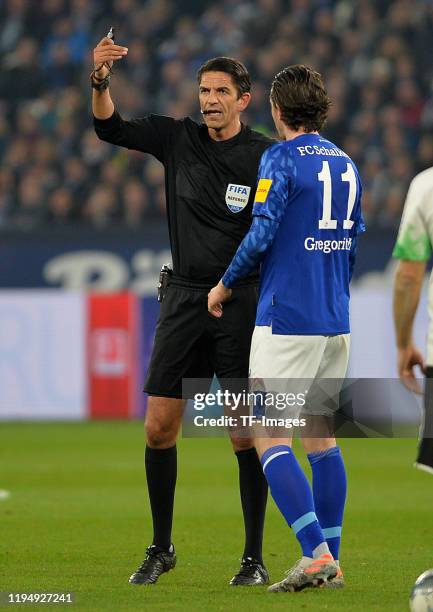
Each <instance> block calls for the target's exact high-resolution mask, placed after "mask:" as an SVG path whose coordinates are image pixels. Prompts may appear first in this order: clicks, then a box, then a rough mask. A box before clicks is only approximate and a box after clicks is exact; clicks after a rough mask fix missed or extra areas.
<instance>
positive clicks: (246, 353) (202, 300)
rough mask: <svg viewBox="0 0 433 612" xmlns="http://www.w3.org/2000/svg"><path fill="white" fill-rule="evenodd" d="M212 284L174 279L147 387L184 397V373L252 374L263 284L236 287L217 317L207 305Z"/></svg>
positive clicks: (165, 302) (190, 375) (196, 375)
mask: <svg viewBox="0 0 433 612" xmlns="http://www.w3.org/2000/svg"><path fill="white" fill-rule="evenodd" d="M209 289H210V287H200V286H197V285H194V284H192V283H188V284H186V283H184V282H182V283H180V282H177V281H174V280H172V281H171V282H170V286H169V287H168V289H167V292H166V295H165V297H164V300H163V302H162V304H161V311H160V315H159V319H158V323H157V327H156V335H155V342H154V345H153V351H152V357H151V360H150V365H149V370H148V373H147V379H146V382H145V385H144V391H146V392H147V393H148V394H149V395H156V396H160V397H174V398H182V379H183V378H197V379H212V377H213V376H214V374H215V375H216V376H217V377H218V378H219V379H224V378H228V379H233V378H235V379H247V378H248V365H249V357H250V344H251V336H252V333H253V331H254V324H255V319H256V308H257V296H258V288H257V285H255V284H254V285H251V284H249V285H245V286H241V287H237V288H235V289H233V293H232V297H231V298H230V300H229V301H228V302H226V303H225V304H224V307H223V308H224V312H223V316H222V317H221V318H220V319H216V318H215V317H213V316H212V315H210V314H209V313H208V311H207V294H208V292H209Z"/></svg>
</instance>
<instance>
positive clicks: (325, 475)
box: [308, 446, 347, 559]
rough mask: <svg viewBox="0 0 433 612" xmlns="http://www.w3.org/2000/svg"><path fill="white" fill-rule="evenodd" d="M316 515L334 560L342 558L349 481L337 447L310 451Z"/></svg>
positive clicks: (309, 457)
mask: <svg viewBox="0 0 433 612" xmlns="http://www.w3.org/2000/svg"><path fill="white" fill-rule="evenodd" d="M308 459H309V461H310V464H311V470H312V472H313V498H314V507H315V509H316V515H317V518H318V521H319V523H320V526H321V528H322V531H323V535H324V536H325V538H326V541H327V543H328V546H329V550H330V552H331V554H332V556H333V557H334V559H338V558H339V549H340V540H341V527H342V524H343V514H344V504H345V502H346V493H347V480H346V469H345V467H344V462H343V457H342V455H341V451H340V449H339V447H338V446H334V447H333V448H330V449H328V450H325V451H321V452H317V453H310V454H309V455H308Z"/></svg>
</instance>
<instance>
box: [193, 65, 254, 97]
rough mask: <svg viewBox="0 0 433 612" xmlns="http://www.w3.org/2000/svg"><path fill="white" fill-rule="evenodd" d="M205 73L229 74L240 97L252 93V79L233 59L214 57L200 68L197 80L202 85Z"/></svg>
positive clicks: (242, 66)
mask: <svg viewBox="0 0 433 612" xmlns="http://www.w3.org/2000/svg"><path fill="white" fill-rule="evenodd" d="M205 72H225V73H226V74H229V75H230V76H231V77H232V79H233V83H234V84H235V86H236V89H237V90H238V93H239V97H241V95H242V94H244V93H248V92H249V91H251V77H250V75H249V74H248V70H247V69H246V68H245V66H244V65H243V64H242V62H238V60H235V59H233V58H231V57H214V58H212V59H210V60H208V61H207V62H205V63H204V64H203V66H200V68H199V70H198V72H197V80H198V83H199V85H200V82H201V77H202V76H203V74H204V73H205Z"/></svg>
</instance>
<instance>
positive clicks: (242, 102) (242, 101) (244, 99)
mask: <svg viewBox="0 0 433 612" xmlns="http://www.w3.org/2000/svg"><path fill="white" fill-rule="evenodd" d="M250 102H251V94H250V92H249V91H247V92H245V93H243V94H242V95H241V96H240V97H239V98H238V109H239V112H240V113H242V112H243V111H244V110H245V109H246V108H247V106H248V104H249V103H250Z"/></svg>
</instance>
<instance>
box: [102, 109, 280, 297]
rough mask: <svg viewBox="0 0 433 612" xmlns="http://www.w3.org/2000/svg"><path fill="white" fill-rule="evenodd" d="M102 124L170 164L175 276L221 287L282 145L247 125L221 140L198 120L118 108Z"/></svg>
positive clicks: (113, 139) (119, 140) (120, 140)
mask: <svg viewBox="0 0 433 612" xmlns="http://www.w3.org/2000/svg"><path fill="white" fill-rule="evenodd" d="M94 125H95V130H96V133H97V135H98V137H99V138H101V139H102V140H105V141H107V142H110V143H112V144H115V145H120V146H123V147H127V148H129V149H136V150H138V151H143V152H144V153H150V154H151V155H154V156H155V157H156V158H157V159H158V160H159V161H161V162H162V163H163V164H164V168H165V188H166V199H167V214H168V226H169V235H170V243H171V251H172V256H173V271H174V274H175V275H177V276H180V277H183V278H185V279H187V280H189V281H193V282H197V283H203V284H209V285H212V284H215V283H216V282H217V281H218V280H219V279H220V278H221V276H222V275H223V273H224V271H225V269H226V268H227V266H228V264H229V263H230V261H231V259H232V257H233V255H234V254H235V252H236V249H237V247H238V246H239V243H240V242H241V240H242V239H243V237H244V236H245V234H246V233H247V231H248V229H249V227H250V224H251V211H252V205H253V200H254V195H255V190H256V181H257V170H258V165H259V162H260V157H261V155H262V153H263V152H264V151H265V149H267V148H268V147H269V146H270V145H272V144H274V143H275V141H274V140H272V139H270V138H267V137H266V136H263V135H262V134H260V133H258V132H255V131H253V130H251V129H250V128H249V127H247V126H242V130H241V131H240V132H239V134H237V135H236V136H234V137H233V138H231V139H229V140H225V141H221V142H217V141H214V140H212V139H211V138H210V136H209V133H208V129H207V127H206V125H205V124H198V123H196V122H195V121H193V120H192V119H190V118H185V119H182V120H176V119H172V118H170V117H164V116H160V115H149V116H147V117H144V118H141V119H134V120H132V121H125V120H123V119H122V118H121V116H120V115H119V113H118V112H117V111H115V112H114V114H113V115H112V116H111V117H110V118H109V119H103V120H101V119H96V118H95V119H94Z"/></svg>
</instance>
